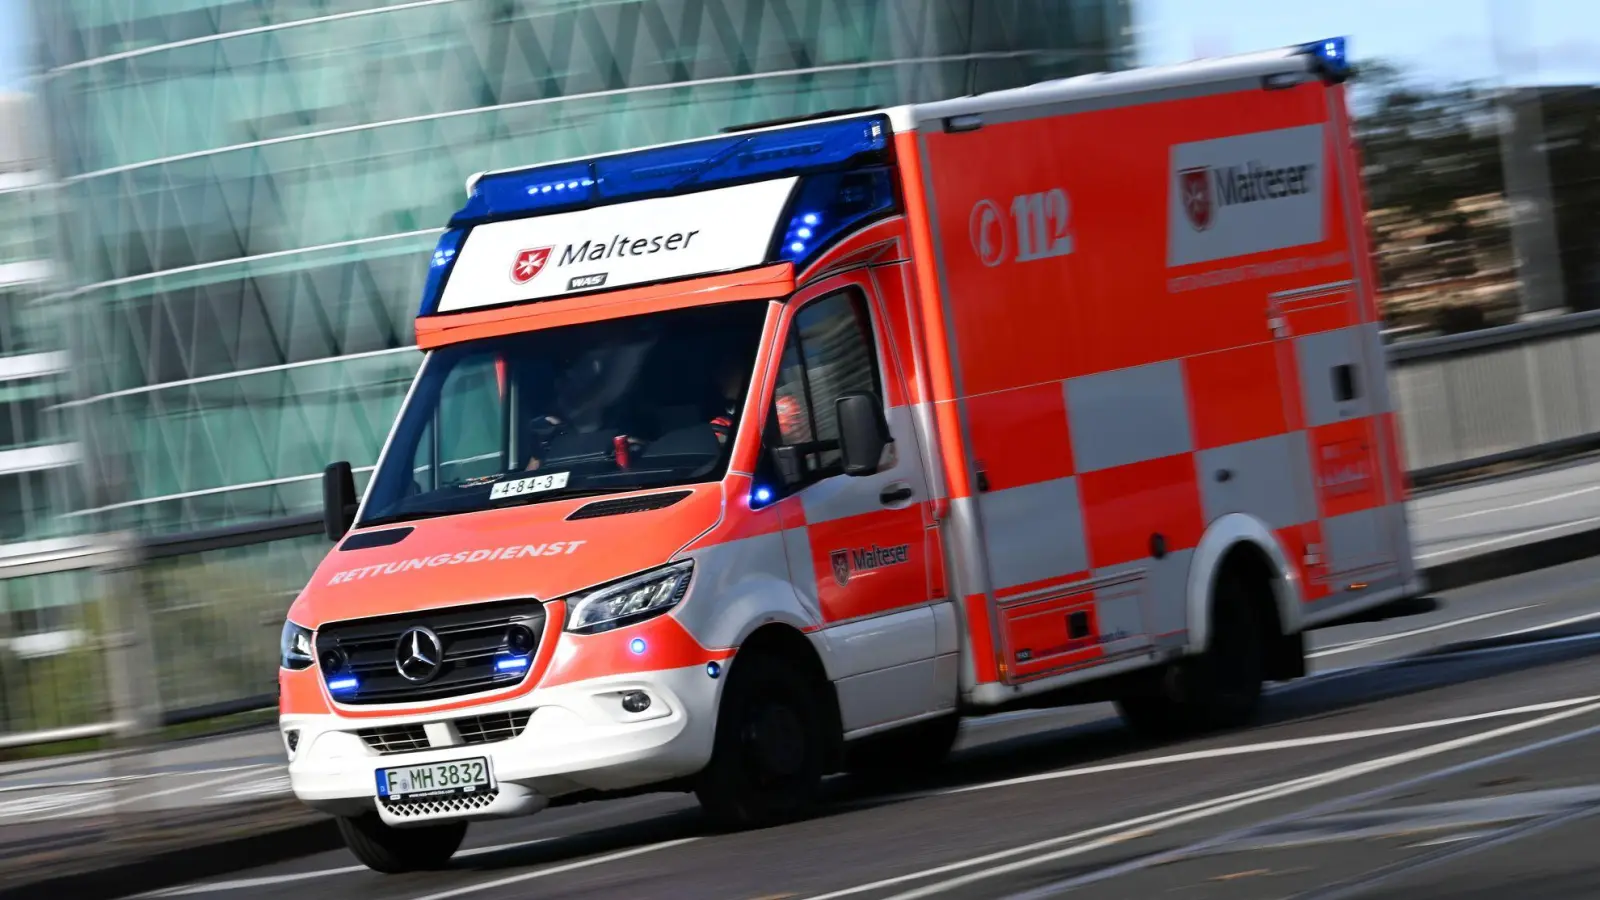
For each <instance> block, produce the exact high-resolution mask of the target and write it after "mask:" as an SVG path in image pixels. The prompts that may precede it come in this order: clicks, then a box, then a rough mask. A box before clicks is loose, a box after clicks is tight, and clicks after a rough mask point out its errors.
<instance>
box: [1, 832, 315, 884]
mask: <svg viewBox="0 0 1600 900" xmlns="http://www.w3.org/2000/svg"><path fill="white" fill-rule="evenodd" d="M342 846H344V842H343V840H342V839H341V838H340V837H339V830H338V827H337V826H336V825H335V824H334V821H333V819H331V818H328V817H325V816H324V817H319V818H317V819H316V820H313V821H308V822H303V823H299V824H294V825H288V826H285V827H280V828H276V829H273V830H270V831H264V832H261V833H258V834H252V835H246V836H242V837H235V838H230V839H227V840H222V841H218V842H216V843H209V844H207V843H201V844H195V845H191V846H187V847H174V848H171V849H166V850H162V851H159V852H156V853H152V854H149V855H146V856H141V857H139V858H137V859H130V860H127V861H125V862H118V863H114V864H112V865H110V866H106V867H103V868H98V869H88V870H84V871H79V872H70V873H63V874H60V875H54V876H48V877H45V878H41V879H38V880H36V881H31V882H27V883H24V884H16V885H12V886H8V887H5V888H0V900H24V898H26V900H34V898H40V900H60V898H62V897H70V898H72V900H114V898H118V897H129V896H133V895H136V894H141V893H145V892H147V891H155V890H160V889H162V888H169V887H174V886H177V885H180V884H186V883H188V882H191V881H199V880H204V879H207V878H216V877H220V876H223V875H228V874H231V873H234V872H239V871H243V870H245V869H250V868H255V867H257V866H263V865H270V864H272V863H277V862H286V861H288V860H292V859H298V858H300V857H304V856H310V855H312V854H314V853H322V852H325V851H328V850H333V849H337V848H339V847H342Z"/></svg>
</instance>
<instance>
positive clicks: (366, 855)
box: [338, 814, 467, 875]
mask: <svg viewBox="0 0 1600 900" xmlns="http://www.w3.org/2000/svg"><path fill="white" fill-rule="evenodd" d="M338 821H339V836H340V837H342V838H344V844H345V846H346V847H349V848H350V852H351V854H353V855H354V856H355V858H356V859H357V860H358V861H360V863H361V864H362V865H364V866H366V867H367V868H369V869H372V870H373V871H375V872H382V873H384V874H385V875H397V874H400V873H401V872H420V871H427V870H430V869H441V868H444V865H445V863H447V862H449V861H450V857H452V856H454V855H455V852H456V851H457V850H459V849H460V848H461V841H462V839H463V838H465V837H466V836H467V823H466V822H444V823H441V824H438V825H419V826H417V827H416V828H395V827H394V826H392V825H385V824H384V823H383V821H382V820H381V819H379V818H378V817H377V815H375V814H368V815H364V816H359V817H350V816H340V817H339V819H338Z"/></svg>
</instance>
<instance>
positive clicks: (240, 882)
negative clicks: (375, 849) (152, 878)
mask: <svg viewBox="0 0 1600 900" xmlns="http://www.w3.org/2000/svg"><path fill="white" fill-rule="evenodd" d="M553 840H555V838H534V839H533V840H531V841H516V842H514V843H510V844H493V845H491V846H488V847H474V848H472V849H471V850H458V851H456V855H455V856H454V857H452V858H453V859H470V858H471V857H474V856H485V855H487V854H490V853H499V852H501V851H502V850H517V849H521V848H523V847H532V846H534V845H535V844H545V843H549V842H550V841H553ZM370 871H372V870H371V869H368V868H367V867H366V866H338V867H336V868H332V869H317V870H315V871H312V872H290V873H288V874H286V875H262V876H259V877H256V878H235V879H231V880H229V881H213V882H209V883H206V884H191V885H186V886H184V887H175V888H163V889H162V890H159V891H150V892H148V893H144V894H139V895H137V896H135V897H134V898H133V900H146V898H154V897H187V896H190V895H193V894H211V893H221V892H222V891H239V890H244V889H246V888H255V887H271V886H272V885H275V884H292V883H293V882H296V881H313V880H316V879H318V878H330V877H332V876H334V875H354V874H356V873H358V872H370Z"/></svg>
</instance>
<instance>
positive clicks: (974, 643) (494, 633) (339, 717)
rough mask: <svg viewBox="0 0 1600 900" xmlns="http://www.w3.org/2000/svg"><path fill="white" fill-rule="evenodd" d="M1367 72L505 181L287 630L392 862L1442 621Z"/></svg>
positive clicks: (747, 787) (1324, 51)
mask: <svg viewBox="0 0 1600 900" xmlns="http://www.w3.org/2000/svg"><path fill="white" fill-rule="evenodd" d="M1346 73H1347V70H1346V68H1345V65H1344V56H1343V43H1342V42H1341V41H1337V40H1336V41H1329V42H1325V43H1317V44H1314V45H1310V46H1307V47H1297V48H1291V49H1287V50H1282V51H1276V52H1267V53H1260V54H1254V55H1247V56H1241V57H1236V58H1227V59H1222V60H1213V61H1204V62H1196V63H1191V64H1185V65H1179V66H1173V67H1167V68H1153V69H1144V70H1137V71H1129V72H1121V73H1115V74H1096V75H1087V76H1083V77H1079V78H1071V79H1067V80H1062V81H1053V82H1048V83H1043V84H1038V85H1034V86H1031V87H1026V88H1022V89H1017V90H1007V91H1001V92H997V93H990V94H983V95H979V96H973V97H964V98H960V99H955V100H948V101H943V102H936V103H928V104H924V105H917V106H905V107H898V108H893V109H885V110H882V111H880V112H876V113H872V114H845V115H833V116H825V117H818V118H814V119H810V120H804V121H798V122H789V123H783V124H778V125H767V126H762V127H753V128H748V129H739V130H731V131H729V132H726V133H723V134H721V135H718V136H715V137H712V138H707V139H704V140H695V141H689V142H684V143H677V144H672V145H667V146H660V147H654V148H650V149H643V150H635V151H629V152H623V153H617V154H611V155H605V156H598V157H594V158H588V159H579V160H572V161H568V162H558V163H550V164H546V165H539V166H535V167H531V168H524V169H517V170H512V171H495V172H487V173H483V174H480V175H477V176H474V177H473V178H472V179H471V180H470V181H469V183H468V194H467V199H466V203H465V205H464V206H463V207H462V208H461V210H460V211H459V212H458V213H456V214H455V216H454V217H453V218H452V219H451V220H450V222H449V227H448V229H447V230H446V231H445V232H444V233H443V236H442V237H441V238H440V239H439V242H438V246H437V249H436V250H435V252H434V254H433V257H432V260H431V264H430V268H429V270H428V276H427V281H426V286H425V289H424V291H423V297H422V302H421V309H420V310H419V313H418V316H417V319H416V337H417V344H418V347H419V348H420V349H421V350H422V351H423V353H424V354H425V357H424V359H423V361H422V364H421V368H420V370H419V372H418V374H417V376H416V380H415V382H414V383H413V385H412V386H411V388H410V392H409V394H408V395H407V396H406V398H405V402H404V406H403V408H402V410H401V411H400V413H399V415H398V419H397V421H396V422H395V424H394V426H393V430H392V432H391V434H390V435H389V438H388V440H387V442H386V443H385V445H384V447H383V450H382V453H381V455H380V457H379V459H378V461H377V464H376V468H375V470H374V471H373V472H372V474H371V478H370V481H369V483H368V485H367V487H366V489H365V491H364V492H363V496H361V497H360V499H359V501H358V499H357V495H356V492H355V488H354V482H353V479H352V477H351V469H350V466H349V465H348V464H343V463H341V464H335V465H334V466H330V467H329V470H328V472H327V473H326V476H325V481H324V488H325V495H326V501H327V502H326V513H325V518H326V520H327V528H328V532H329V536H330V538H331V539H333V540H334V541H336V546H335V547H334V549H333V550H332V551H331V552H330V553H329V554H328V556H327V558H326V560H325V561H324V562H323V563H322V564H321V566H320V567H319V568H318V569H317V570H316V573H315V575H314V576H313V577H312V579H311V581H310V583H309V584H308V585H307V586H306V588H305V590H304V592H303V593H302V594H301V595H300V596H299V597H298V598H297V599H296V601H295V602H294V604H293V607H292V608H291V610H290V611H289V615H288V620H289V621H288V622H287V624H286V625H285V627H284V631H283V639H282V665H281V670H280V672H279V685H280V693H281V711H282V716H281V728H282V733H283V736H284V740H285V745H286V748H287V752H288V754H289V757H290V762H289V775H290V778H291V781H292V783H293V788H294V792H295V793H296V794H297V795H298V796H299V798H300V799H302V800H303V801H304V802H306V803H308V804H310V805H312V806H314V807H316V808H318V809H320V810H325V811H326V812H328V813H331V814H333V815H335V816H337V817H339V823H340V827H341V829H342V830H343V833H344V835H345V837H346V839H347V841H348V843H349V845H350V847H351V849H352V850H353V851H354V853H355V855H356V856H357V857H358V858H359V859H361V860H362V861H363V862H364V863H366V864H367V865H369V866H371V867H373V868H375V869H378V870H382V871H400V870H404V869H414V868H423V867H429V866H437V865H439V864H441V863H443V862H444V861H445V860H447V859H448V858H449V857H450V855H451V854H452V853H453V852H454V851H455V850H456V849H457V847H458V845H459V844H460V842H461V840H462V835H463V833H464V831H465V829H466V827H467V823H468V822H470V821H472V820H477V819H486V818H493V817H505V816H516V815H523V814H527V813H532V812H535V811H537V810H540V809H542V808H544V807H545V806H547V805H549V804H550V803H552V802H570V801H572V800H575V799H579V798H586V797H595V796H607V795H612V794H617V793H622V792H628V791H642V790H658V789H677V790H690V791H694V792H695V793H696V794H697V795H698V797H699V799H700V800H701V802H702V804H703V805H704V806H705V808H706V809H707V810H708V811H709V812H710V813H711V814H713V815H714V816H715V817H716V818H717V819H719V820H722V821H725V822H730V823H733V824H735V825H756V824H761V823H766V822H772V821H776V820H780V819H782V818H785V817H788V816H793V815H795V814H798V813H800V812H801V811H803V810H804V809H806V807H807V805H808V804H809V803H810V802H811V801H812V800H813V798H814V797H815V796H816V795H817V790H818V786H819V782H820V781H821V779H822V778H823V777H824V776H825V775H827V774H829V773H832V772H836V771H841V770H851V771H857V772H869V773H872V772H876V773H884V772H888V771H891V770H893V771H896V772H903V771H906V770H913V769H915V768H917V767H918V766H923V765H927V764H929V763H932V762H935V761H937V760H938V759H939V758H941V757H942V756H943V755H944V754H945V753H946V752H947V751H948V750H949V748H950V746H951V744H952V742H953V741H954V739H955V736H956V727H957V722H958V720H959V717H960V716H962V715H978V714H982V713H985V712H990V711H994V710H999V709H1003V708H1010V707H1016V706H1020V705H1040V704H1053V703H1061V702H1071V701H1082V700H1086V699H1112V700H1115V701H1116V702H1117V703H1118V705H1119V709H1120V711H1121V713H1122V714H1123V716H1124V717H1125V719H1126V720H1127V722H1128V723H1129V724H1130V725H1132V726H1133V727H1136V728H1139V729H1143V730H1146V731H1151V732H1177V731H1181V730H1186V729H1196V728H1209V727H1219V726H1232V725H1238V724H1242V723H1244V722H1246V721H1247V720H1248V719H1249V718H1250V716H1251V714H1252V712H1253V710H1254V708H1255V707H1256V705H1257V700H1258V697H1259V695H1260V692H1261V689H1262V684H1263V682H1265V681H1270V680H1282V679H1289V678H1294V677H1297V676H1300V675H1302V674H1304V671H1305V653H1304V643H1303V635H1304V634H1305V633H1306V631H1307V630H1309V629H1313V628H1317V627H1321V626H1326V625H1328V624H1331V623H1334V622H1338V621H1348V620H1350V619H1351V618H1352V617H1356V616H1360V615H1363V614H1370V613H1369V612H1368V611H1370V610H1372V609H1373V608H1375V607H1379V606H1383V605H1385V604H1388V603H1390V602H1391V601H1394V600H1396V599H1397V598H1405V597H1409V596H1412V595H1414V594H1416V593H1417V592H1418V591H1419V590H1420V585H1419V582H1418V572H1417V570H1416V569H1415V567H1414V564H1413V559H1412V553H1411V549H1410V542H1409V538H1408V534H1407V522H1406V517H1405V507H1404V501H1405V497H1406V493H1405V483H1404V475H1405V473H1404V471H1403V469H1402V467H1401V464H1400V459H1401V458H1402V457H1401V451H1400V446H1399V440H1398V435H1397V429H1396V425H1395V415H1394V409H1393V406H1392V405H1391V400H1390V395H1389V390H1388V383H1387V380H1386V375H1385V356H1384V350H1383V347H1382V344H1381V342H1380V337H1379V318H1378V310H1377V307H1376V304H1375V299H1374V286H1375V285H1374V276H1373V268H1372V265H1371V263H1370V261H1369V252H1368V246H1367V236H1366V233H1365V230H1364V226H1363V207H1364V200H1363V192H1362V183H1361V180H1360V177H1359V167H1358V161H1357V154H1356V151H1355V147H1354V145H1353V138H1352V131H1351V125H1350V114H1349V112H1348V109H1347V106H1346V99H1345V93H1344V87H1343V81H1344V79H1345V76H1346Z"/></svg>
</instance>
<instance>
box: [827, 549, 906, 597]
mask: <svg viewBox="0 0 1600 900" xmlns="http://www.w3.org/2000/svg"><path fill="white" fill-rule="evenodd" d="M910 559H911V545H910V544H898V545H896V546H893V547H879V546H878V545H877V544H873V545H872V546H871V547H859V548H854V549H849V550H835V551H833V552H832V553H830V554H828V561H829V562H830V563H831V564H832V566H833V580H834V581H835V582H836V583H837V584H838V585H839V586H840V587H844V586H845V585H847V584H849V583H850V579H851V577H852V576H854V575H856V574H859V573H862V572H871V571H873V570H875V569H881V568H884V567H885V566H898V565H900V564H902V563H905V562H908V561H910Z"/></svg>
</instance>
